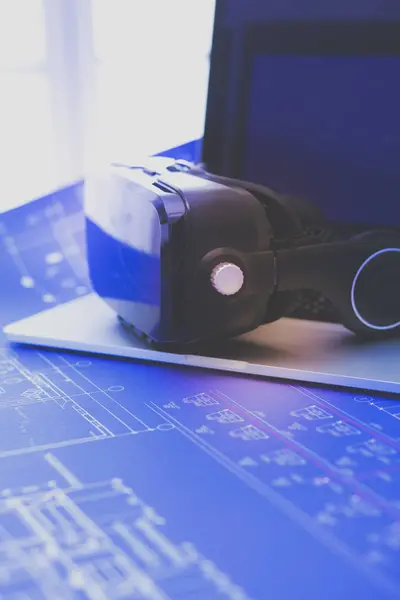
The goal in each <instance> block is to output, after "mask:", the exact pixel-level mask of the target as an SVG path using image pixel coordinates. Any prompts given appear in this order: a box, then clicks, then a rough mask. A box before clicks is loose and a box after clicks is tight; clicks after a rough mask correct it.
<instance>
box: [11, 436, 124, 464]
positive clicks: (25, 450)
mask: <svg viewBox="0 0 400 600" xmlns="http://www.w3.org/2000/svg"><path fill="white" fill-rule="evenodd" d="M123 435H130V434H123V433H122V434H121V436H123ZM118 437H119V436H118ZM100 439H107V438H105V437H103V438H99V437H95V438H94V437H92V436H89V437H82V438H76V439H74V440H64V441H62V442H52V443H49V444H42V445H39V446H30V447H28V448H15V449H13V450H3V451H2V452H0V460H1V459H2V458H9V457H11V456H21V455H23V454H34V453H35V452H45V451H46V450H54V449H56V448H65V447H67V446H75V445H77V444H87V443H88V442H96V441H99V440H100Z"/></svg>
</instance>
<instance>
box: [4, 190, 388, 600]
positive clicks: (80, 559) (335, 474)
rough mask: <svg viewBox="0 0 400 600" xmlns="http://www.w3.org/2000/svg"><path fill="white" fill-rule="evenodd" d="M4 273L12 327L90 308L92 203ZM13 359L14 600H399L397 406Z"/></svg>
mask: <svg viewBox="0 0 400 600" xmlns="http://www.w3.org/2000/svg"><path fill="white" fill-rule="evenodd" d="M0 256H1V263H0V286H1V300H0V319H1V324H2V325H3V324H5V323H7V322H10V321H11V320H16V319H21V318H23V317H25V316H29V315H30V314H33V313H35V312H38V311H40V310H44V309H46V308H47V307H50V306H53V305H55V304H58V303H61V302H66V301H69V300H71V299H73V298H76V297H78V296H81V295H83V294H86V293H88V291H90V285H89V283H88V280H87V273H86V268H85V260H84V236H83V217H82V184H80V183H78V184H76V185H75V186H71V187H69V188H66V189H65V190H60V191H59V192H57V193H55V194H53V195H50V196H48V197H46V198H42V199H38V200H36V201H34V202H32V203H31V204H29V205H26V206H24V207H21V208H18V209H15V210H13V211H11V212H9V213H6V214H3V215H0ZM0 342H1V343H0V599H1V600H28V599H29V600H119V599H130V598H132V599H136V598H137V599H146V600H169V599H170V600H175V599H177V600H183V599H184V600H186V599H187V600H208V599H210V600H214V599H217V598H218V599H221V600H224V599H225V600H256V599H257V600H270V599H271V600H297V599H299V600H300V599H302V600H303V599H304V598H308V599H311V600H314V599H315V600H317V599H318V600H319V599H320V598H324V600H334V599H335V600H336V599H337V598H338V597H339V596H340V597H343V598H353V597H354V598H362V599H363V600H387V599H390V598H400V397H399V398H398V399H396V398H395V397H391V398H384V397H379V396H376V395H370V394H367V393H365V394H361V393H358V395H357V394H356V393H355V392H354V391H349V392H344V391H337V390H334V389H328V388H319V387H304V386H303V385H300V384H296V382H293V383H292V384H288V382H286V383H281V382H278V381H273V380H270V381H269V380H265V379H263V380H261V379H251V378H246V377H244V376H237V375H227V374H221V373H213V372H210V371H202V370H197V369H189V368H178V367H174V366H166V365H164V366H158V365H152V364H149V363H147V364H146V363H144V362H133V361H127V360H117V359H108V358H103V357H93V356H88V355H79V354H77V353H66V352H61V351H51V350H45V349H41V348H38V349H33V348H25V347H21V346H13V347H8V346H7V345H6V341H5V340H4V338H3V339H2V340H0Z"/></svg>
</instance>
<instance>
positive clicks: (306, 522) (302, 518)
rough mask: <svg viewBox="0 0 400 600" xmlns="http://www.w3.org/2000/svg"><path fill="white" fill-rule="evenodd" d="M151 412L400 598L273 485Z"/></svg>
mask: <svg viewBox="0 0 400 600" xmlns="http://www.w3.org/2000/svg"><path fill="white" fill-rule="evenodd" d="M146 406H148V407H149V408H150V409H152V410H154V412H155V413H156V414H158V415H159V416H163V417H164V418H165V419H167V420H171V421H173V422H174V424H175V426H176V428H177V429H178V430H179V431H180V432H181V433H182V435H184V436H185V437H186V438H188V439H189V440H190V441H191V442H192V443H194V444H196V445H197V446H199V447H200V448H201V449H202V450H203V451H205V452H207V454H209V455H210V456H211V457H212V458H213V459H214V460H216V461H217V462H219V463H220V464H221V465H222V466H224V467H225V468H226V469H228V470H229V471H230V472H231V473H232V474H233V475H235V476H236V477H238V478H239V479H241V480H242V481H243V482H244V483H246V484H247V485H248V486H249V487H250V488H252V489H253V490H254V491H256V492H257V493H258V494H260V495H261V496H263V497H264V498H265V499H266V500H268V501H269V502H270V503H271V504H272V505H273V506H275V507H276V508H278V509H279V510H280V511H282V512H284V513H285V514H286V516H287V517H289V518H290V519H291V520H292V521H294V522H295V523H297V524H298V525H299V526H300V527H301V528H302V529H304V530H305V531H307V532H308V533H309V534H310V535H312V536H313V537H314V539H316V540H317V541H319V542H321V543H323V544H324V545H325V546H326V547H327V548H329V549H330V550H331V551H332V552H333V553H334V554H337V555H339V556H341V557H342V558H344V559H346V560H347V562H348V563H349V564H351V565H352V566H353V567H354V568H356V569H357V570H358V571H360V572H362V573H363V575H364V576H367V577H368V578H369V579H371V580H373V581H374V582H375V583H376V584H378V585H379V586H380V587H382V588H384V589H385V590H386V591H387V592H389V593H391V594H393V595H394V597H396V598H400V591H399V587H398V585H397V584H396V582H393V581H392V580H390V579H389V578H388V577H387V576H385V575H384V574H383V573H381V572H380V571H378V570H377V569H372V568H371V566H370V565H366V564H365V563H364V562H363V561H362V560H360V559H359V557H358V556H357V555H355V554H354V552H353V551H352V550H351V548H349V547H348V546H347V545H346V544H345V543H343V542H342V541H341V540H340V539H339V538H337V537H336V536H335V535H333V534H332V533H330V532H327V531H325V530H323V529H321V527H320V526H318V524H317V523H316V522H315V521H314V519H313V518H312V517H310V516H309V515H308V514H307V513H306V512H305V511H303V510H302V509H301V508H299V507H298V506H296V505H294V504H293V503H292V502H290V501H289V500H287V499H286V498H284V497H283V496H281V495H280V494H279V493H278V492H276V491H275V490H273V489H272V488H271V487H270V486H268V485H267V484H265V483H264V482H263V481H261V480H260V479H259V478H258V477H256V476H255V475H254V474H252V473H248V472H247V471H245V470H244V469H243V468H242V467H240V466H239V465H237V464H236V463H235V462H233V461H232V460H231V459H230V458H228V457H227V456H226V455H225V454H223V453H222V452H220V451H219V450H217V449H216V448H214V447H213V446H211V445H210V444H209V443H208V442H207V441H206V440H204V439H202V438H200V437H199V436H198V435H197V434H196V433H194V432H193V431H191V430H190V429H189V428H188V427H186V426H185V425H183V424H182V423H181V422H180V421H178V420H177V419H175V417H172V416H171V415H170V414H168V413H166V412H165V411H164V410H163V409H162V408H161V407H159V406H158V405H157V404H155V403H154V402H150V403H149V404H147V403H146Z"/></svg>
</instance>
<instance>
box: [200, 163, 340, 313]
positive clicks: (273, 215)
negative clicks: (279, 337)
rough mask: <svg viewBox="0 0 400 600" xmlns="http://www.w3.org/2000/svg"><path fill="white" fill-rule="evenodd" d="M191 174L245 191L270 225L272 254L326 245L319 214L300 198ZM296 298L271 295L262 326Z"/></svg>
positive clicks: (291, 305)
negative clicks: (274, 250)
mask: <svg viewBox="0 0 400 600" xmlns="http://www.w3.org/2000/svg"><path fill="white" fill-rule="evenodd" d="M191 172H192V173H193V174H194V175H198V176H200V177H203V178H205V179H209V180H210V181H214V182H215V183H220V184H222V185H226V186H228V187H235V186H237V187H240V188H242V189H246V190H247V191H248V192H250V193H251V194H252V195H253V196H254V197H255V198H257V200H258V201H259V202H260V203H261V204H262V205H263V207H264V208H265V213H266V216H267V218H268V220H269V222H270V224H271V227H272V230H273V234H274V238H273V241H272V244H273V247H274V248H275V249H276V250H279V249H281V248H288V247H289V248H290V247H299V246H302V245H306V244H311V243H318V242H321V241H326V240H327V239H328V238H329V236H330V233H329V231H328V230H327V229H326V227H325V225H324V222H323V217H322V215H321V212H320V211H319V210H318V209H317V208H316V207H315V206H313V205H311V204H309V203H307V202H305V201H303V200H302V199H301V198H296V197H290V196H284V195H282V194H279V193H277V192H275V191H274V190H271V189H269V188H268V187H266V186H264V185H259V184H255V183H251V182H248V181H243V180H240V179H234V178H230V177H223V176H220V175H215V174H212V173H209V172H208V171H205V170H203V169H194V170H191ZM299 294H300V293H299V292H298V291H296V292H291V291H285V292H283V291H282V292H275V293H274V294H273V295H272V297H271V298H270V300H269V302H268V306H267V307H266V312H265V321H264V322H265V323H269V322H273V321H276V320H278V319H280V318H281V317H283V316H289V315H290V314H291V313H292V312H293V311H294V310H295V308H296V307H297V305H298V298H299Z"/></svg>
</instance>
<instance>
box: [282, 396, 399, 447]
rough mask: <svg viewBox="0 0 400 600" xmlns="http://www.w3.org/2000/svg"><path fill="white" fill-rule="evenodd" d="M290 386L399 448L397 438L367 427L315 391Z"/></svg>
mask: <svg viewBox="0 0 400 600" xmlns="http://www.w3.org/2000/svg"><path fill="white" fill-rule="evenodd" d="M290 387H291V388H293V389H295V390H297V391H298V392H300V393H301V394H303V396H308V397H309V398H311V399H312V400H315V402H316V403H317V404H319V405H320V406H329V408H330V410H331V411H332V412H333V413H335V414H337V415H339V416H340V417H341V419H343V421H347V422H348V423H352V424H353V425H354V424H355V425H357V426H358V427H360V428H361V429H363V430H364V431H366V432H367V433H368V434H369V435H371V436H373V437H376V438H377V439H379V440H381V441H382V442H385V443H386V444H388V445H390V446H393V448H396V450H400V444H399V443H398V441H397V440H395V439H393V438H391V437H390V436H387V435H385V434H384V433H380V432H377V431H376V430H375V429H373V427H369V426H368V424H367V423H364V421H361V420H360V419H357V417H353V416H352V415H350V414H349V413H348V412H346V411H344V410H342V409H338V408H337V407H336V406H335V405H334V404H332V403H331V402H329V401H328V400H325V399H324V398H321V397H320V396H318V395H317V394H315V392H311V391H310V390H306V389H305V388H303V387H295V386H290Z"/></svg>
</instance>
